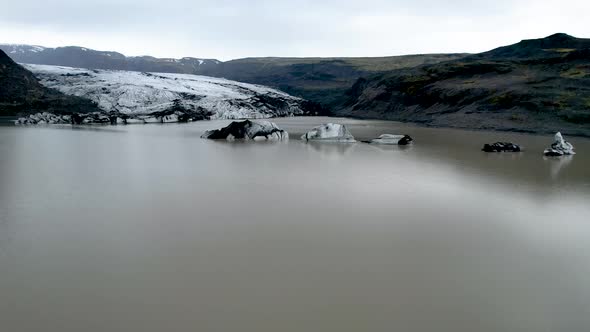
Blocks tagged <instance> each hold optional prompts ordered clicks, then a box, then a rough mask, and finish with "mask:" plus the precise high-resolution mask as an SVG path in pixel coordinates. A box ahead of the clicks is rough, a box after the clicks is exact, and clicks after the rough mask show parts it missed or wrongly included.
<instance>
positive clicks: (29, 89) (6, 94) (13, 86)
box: [0, 50, 98, 115]
mask: <svg viewBox="0 0 590 332" xmlns="http://www.w3.org/2000/svg"><path fill="white" fill-rule="evenodd" d="M46 111H47V112H52V113H73V112H94V111H98V108H97V107H96V106H95V105H94V104H93V103H91V102H90V101H88V100H86V99H83V98H79V97H72V96H65V95H63V94H61V93H59V92H58V91H55V90H52V89H48V88H45V87H43V86H42V85H41V84H40V83H39V82H38V81H37V79H36V78H35V76H34V75H33V74H32V73H31V72H29V71H28V70H26V69H24V68H23V67H22V66H20V65H18V64H16V63H15V62H14V61H13V60H12V59H11V58H10V57H8V55H6V53H4V52H3V51H1V50H0V115H17V114H21V113H36V112H46Z"/></svg>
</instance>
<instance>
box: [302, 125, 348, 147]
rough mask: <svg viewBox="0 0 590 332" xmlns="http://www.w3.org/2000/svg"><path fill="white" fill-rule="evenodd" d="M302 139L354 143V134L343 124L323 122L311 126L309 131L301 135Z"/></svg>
mask: <svg viewBox="0 0 590 332" xmlns="http://www.w3.org/2000/svg"><path fill="white" fill-rule="evenodd" d="M301 139H302V140H304V141H325V142H342V143H354V142H356V140H355V139H354V136H352V134H351V133H350V132H349V131H348V129H347V128H346V126H345V125H342V124H337V123H325V124H323V125H321V126H318V127H315V128H313V129H312V130H311V131H309V132H308V133H306V134H305V135H303V136H301Z"/></svg>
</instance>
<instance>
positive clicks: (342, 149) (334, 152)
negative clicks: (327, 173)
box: [302, 142, 356, 160]
mask: <svg viewBox="0 0 590 332" xmlns="http://www.w3.org/2000/svg"><path fill="white" fill-rule="evenodd" d="M302 144H305V147H307V148H308V150H309V151H315V152H318V153H319V154H320V156H321V157H322V158H325V159H336V160H337V159H340V158H341V157H343V156H346V155H349V154H350V153H352V152H353V151H354V149H355V147H356V144H355V143H336V142H302Z"/></svg>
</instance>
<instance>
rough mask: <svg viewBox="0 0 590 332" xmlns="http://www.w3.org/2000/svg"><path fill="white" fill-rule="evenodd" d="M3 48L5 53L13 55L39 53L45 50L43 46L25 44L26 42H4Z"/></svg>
mask: <svg viewBox="0 0 590 332" xmlns="http://www.w3.org/2000/svg"><path fill="white" fill-rule="evenodd" d="M2 49H3V50H4V52H5V53H7V54H11V55H13V56H14V55H16V56H18V55H23V54H27V53H39V52H43V51H44V50H45V47H43V46H36V45H24V44H4V45H2Z"/></svg>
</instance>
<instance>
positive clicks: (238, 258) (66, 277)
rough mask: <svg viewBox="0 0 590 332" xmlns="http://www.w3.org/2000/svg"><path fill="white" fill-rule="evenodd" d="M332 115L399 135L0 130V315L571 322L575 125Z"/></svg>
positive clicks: (367, 325) (180, 326) (586, 263)
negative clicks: (536, 130) (502, 143)
mask: <svg viewBox="0 0 590 332" xmlns="http://www.w3.org/2000/svg"><path fill="white" fill-rule="evenodd" d="M325 120H326V119H321V118H293V119H280V120H277V123H279V124H280V125H282V126H283V127H284V128H286V129H288V130H289V132H290V133H291V136H292V137H295V138H296V137H298V136H299V135H300V134H302V133H303V132H304V130H306V129H309V128H311V127H313V126H314V125H316V124H319V123H321V122H323V121H325ZM342 121H343V122H345V123H347V124H349V125H350V130H351V132H352V133H353V134H354V135H356V136H357V138H360V139H366V138H370V137H372V136H376V135H377V134H381V133H408V134H410V135H412V136H414V138H415V139H416V144H415V145H414V146H413V147H408V148H400V147H391V146H390V147H375V146H369V145H366V144H353V145H337V144H305V143H303V142H301V141H298V140H295V139H292V140H291V141H290V142H288V143H266V142H262V143H227V142H214V141H206V140H201V139H199V136H200V135H201V133H202V132H203V131H204V130H206V129H211V128H216V127H220V126H221V125H225V124H226V123H227V122H223V121H222V122H199V123H193V124H186V125H162V126H158V125H145V126H139V125H138V126H126V127H123V126H121V127H86V128H77V129H71V128H67V127H64V128H55V127H45V128H39V127H37V128H18V127H0V158H1V159H0V330H1V331H7V332H21V331H43V332H70V331H71V332H74V331H75V332H80V331H84V332H104V331H109V332H114V331H122V332H123V331H125V332H130V331H141V332H150V331H158V332H162V331H166V332H169V331H179V332H185V331H220V332H228V331H241V332H265V331H269V332H270V331H272V332H277V331H337V332H343V331H388V332H389V331H420V332H422V331H436V332H441V331H443V332H445V331H448V332H463V331H465V332H474V331H477V332H487V331H489V332H498V331H502V332H506V331H508V332H512V331H515V332H516V331H518V332H523V331H527V332H528V331H530V332H540V331H555V332H569V331H571V332H581V331H589V330H590V241H589V239H590V204H589V203H590V141H589V140H586V139H575V138H572V139H571V141H572V142H573V143H574V145H575V146H576V148H577V151H578V155H576V156H575V157H573V158H570V159H562V160H557V159H544V158H543V156H542V155H541V152H542V150H543V148H544V147H546V146H548V145H549V144H550V143H551V141H552V137H551V136H528V135H517V134H502V133H488V132H471V131H461V130H448V129H428V128H417V127H412V126H408V125H403V124H398V123H390V122H379V121H356V120H342ZM496 140H513V141H515V142H517V143H521V144H522V145H524V146H525V148H527V152H525V153H521V154H485V153H483V152H480V151H479V149H480V148H481V146H482V145H483V143H487V142H493V141H496Z"/></svg>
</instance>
